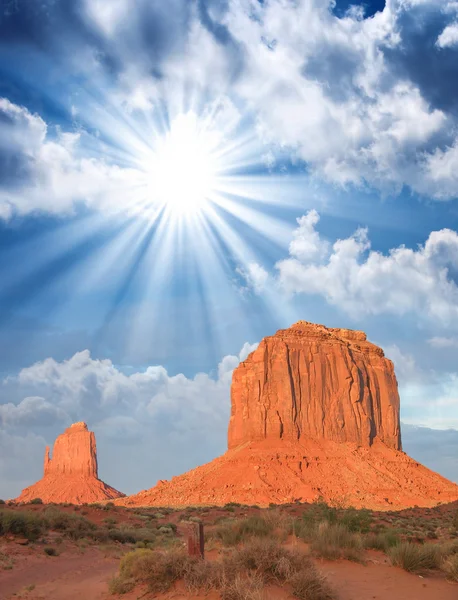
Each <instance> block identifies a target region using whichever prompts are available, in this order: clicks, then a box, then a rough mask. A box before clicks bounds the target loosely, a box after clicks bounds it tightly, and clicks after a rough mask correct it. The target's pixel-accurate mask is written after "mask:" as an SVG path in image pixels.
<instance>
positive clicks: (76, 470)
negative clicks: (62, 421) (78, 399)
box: [16, 422, 124, 504]
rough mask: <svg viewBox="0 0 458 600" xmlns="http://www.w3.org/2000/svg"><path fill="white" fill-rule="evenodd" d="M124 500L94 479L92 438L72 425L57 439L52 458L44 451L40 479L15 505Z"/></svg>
mask: <svg viewBox="0 0 458 600" xmlns="http://www.w3.org/2000/svg"><path fill="white" fill-rule="evenodd" d="M122 496H124V494H122V493H121V492H118V490H115V489H114V488H112V487H111V486H109V485H107V484H106V483H104V482H103V481H101V480H100V479H99V478H98V472H97V447H96V443H95V435H94V433H93V432H92V431H89V430H88V428H87V425H86V423H83V422H79V423H74V424H73V425H71V426H70V427H68V428H67V429H66V430H65V431H64V433H62V434H61V435H59V436H58V437H57V439H56V441H55V443H54V448H53V452H52V457H50V451H49V447H46V451H45V459H44V475H43V478H42V479H40V481H38V482H37V483H35V484H34V485H31V486H30V487H27V488H25V489H24V490H23V491H22V492H21V495H20V496H19V497H18V498H16V501H17V502H30V500H33V498H41V499H42V500H43V502H45V503H46V502H72V503H73V504H82V503H83V502H98V501H100V500H108V499H114V498H120V497H122Z"/></svg>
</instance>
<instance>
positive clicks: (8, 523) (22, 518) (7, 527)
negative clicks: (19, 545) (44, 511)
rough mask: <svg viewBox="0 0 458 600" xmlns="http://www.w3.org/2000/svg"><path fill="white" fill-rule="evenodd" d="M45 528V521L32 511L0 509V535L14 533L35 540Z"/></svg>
mask: <svg viewBox="0 0 458 600" xmlns="http://www.w3.org/2000/svg"><path fill="white" fill-rule="evenodd" d="M44 528H45V521H44V519H43V518H42V517H41V516H40V515H37V514H36V513H33V512H26V511H21V512H16V511H12V510H1V511H0V535H5V534H9V533H10V534H14V535H20V536H22V537H25V538H27V539H28V540H36V539H38V537H39V536H40V535H41V533H42V532H43V530H44Z"/></svg>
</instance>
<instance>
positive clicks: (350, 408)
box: [117, 321, 458, 509]
mask: <svg viewBox="0 0 458 600" xmlns="http://www.w3.org/2000/svg"><path fill="white" fill-rule="evenodd" d="M231 402H232V410H231V418H230V422H229V432H228V451H227V452H226V453H225V454H224V455H223V456H221V457H219V458H217V459H215V460H213V461H212V462H210V463H208V464H206V465H203V466H201V467H198V468H197V469H194V470H192V471H189V472H188V473H185V474H184V475H181V476H179V477H173V478H172V479H171V481H159V482H158V484H157V485H156V487H154V488H152V489H150V490H145V491H143V492H140V493H139V494H137V495H135V496H130V497H128V498H125V499H122V500H119V501H117V503H119V504H125V505H130V506H136V505H140V506H141V505H158V506H186V505H199V504H200V505H205V504H207V505H213V504H219V505H221V504H225V503H227V502H231V501H232V502H240V503H243V504H258V505H266V504H269V503H270V502H274V503H278V504H280V503H288V502H295V501H301V502H310V501H314V500H317V499H318V498H320V497H322V498H324V500H326V501H328V502H338V503H340V504H342V505H352V506H355V507H367V508H373V509H384V508H386V509H388V508H390V509H400V508H405V507H408V506H413V505H415V504H416V505H419V506H432V505H435V504H437V503H438V502H450V501H453V500H456V499H458V486H457V485H455V484H453V483H451V482H450V481H448V480H446V479H444V478H443V477H441V476H440V475H438V474H437V473H434V472H432V471H430V470H429V469H427V468H425V467H423V466H422V465H420V464H419V463H418V462H416V461H415V460H413V459H411V458H410V457H409V456H407V455H406V454H405V453H403V452H402V446H401V434H400V426H399V394H398V388H397V382H396V377H395V374H394V369H393V364H392V362H391V361H390V360H388V359H387V358H385V356H384V354H383V351H382V350H381V348H378V347H377V346H375V345H374V344H371V343H370V342H368V341H367V339H366V335H365V334H364V333H363V332H361V331H351V330H349V329H328V328H327V327H324V326H323V325H314V324H312V323H307V322H305V321H299V322H298V323H296V324H295V325H293V326H292V327H290V328H289V329H285V330H280V331H278V332H277V333H276V334H275V335H273V336H271V337H267V338H265V339H264V340H262V342H261V343H260V344H259V346H258V348H257V349H256V350H255V351H254V352H252V353H251V354H250V356H249V357H248V358H247V359H246V360H245V361H244V362H242V363H241V364H240V365H239V366H238V367H237V369H235V371H234V374H233V378H232V388H231Z"/></svg>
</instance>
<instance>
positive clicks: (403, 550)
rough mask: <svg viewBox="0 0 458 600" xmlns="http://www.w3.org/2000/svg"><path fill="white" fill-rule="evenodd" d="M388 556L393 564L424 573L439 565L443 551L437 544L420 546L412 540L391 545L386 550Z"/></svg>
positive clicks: (412, 571) (410, 571)
mask: <svg viewBox="0 0 458 600" xmlns="http://www.w3.org/2000/svg"><path fill="white" fill-rule="evenodd" d="M388 556H389V557H390V560H391V563H392V564H393V565H395V566H397V567H401V568H402V569H404V570H405V571H409V573H425V572H427V571H431V570H433V569H438V568H439V567H440V565H441V562H442V560H443V557H444V551H443V548H441V546H440V545H439V544H425V545H423V546H420V545H418V544H413V543H412V542H404V543H402V544H398V545H397V546H393V548H391V549H390V550H389V551H388Z"/></svg>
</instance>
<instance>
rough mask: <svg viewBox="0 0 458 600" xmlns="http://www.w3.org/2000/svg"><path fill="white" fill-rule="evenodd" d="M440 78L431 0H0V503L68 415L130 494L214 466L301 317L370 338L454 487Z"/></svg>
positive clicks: (452, 140)
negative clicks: (252, 365) (232, 413)
mask: <svg viewBox="0 0 458 600" xmlns="http://www.w3.org/2000/svg"><path fill="white" fill-rule="evenodd" d="M456 81H458V6H457V4H456V2H453V1H451V0H443V1H440V2H439V1H437V0H434V1H433V0H388V1H387V2H386V3H385V2H381V1H377V2H365V3H355V4H352V3H351V2H348V1H347V0H345V1H338V2H331V1H326V0H296V1H293V0H269V1H267V0H265V1H263V2H261V1H260V0H195V1H191V0H189V1H186V0H170V1H169V2H167V3H163V2H159V1H158V2H156V1H154V0H135V2H132V1H131V0H130V1H128V0H91V1H89V0H71V1H64V0H43V1H42V2H40V3H34V2H30V1H27V0H13V1H11V0H3V2H1V3H0V280H1V282H2V285H1V286H0V307H1V311H0V315H1V316H0V377H1V379H2V384H1V386H0V449H1V452H0V497H2V496H3V497H11V496H14V495H16V494H17V493H19V491H20V489H21V488H22V487H24V486H25V485H27V484H29V483H31V482H32V481H34V480H36V479H38V478H39V476H40V475H41V465H42V456H43V454H42V453H43V452H44V446H45V444H46V443H52V441H53V439H54V438H55V436H56V435H57V434H58V433H59V432H61V431H62V430H63V428H64V427H66V426H67V425H68V424H69V423H71V422H73V421H76V420H86V421H87V422H88V424H89V425H90V427H91V428H92V429H93V430H94V431H95V432H96V434H97V440H98V447H99V463H100V472H101V473H100V474H101V476H102V477H103V478H104V479H106V480H107V481H108V482H109V483H110V484H111V485H114V486H116V487H118V488H119V489H121V490H122V491H124V492H127V493H132V492H136V491H138V490H140V489H143V488H147V487H151V486H152V485H154V484H155V482H156V481H157V479H161V478H169V477H171V476H172V475H175V474H179V473H180V472H182V471H184V470H186V469H189V468H192V467H194V466H196V465H197V464H200V463H202V462H204V461H208V460H210V459H212V458H214V457H215V456H216V455H217V454H219V453H221V452H223V451H224V449H225V443H226V426H227V419H228V414H229V388H230V377H231V373H232V369H233V368H234V367H235V366H236V365H237V363H238V361H239V360H240V359H243V358H244V357H245V356H246V355H247V353H248V352H249V351H250V350H251V349H252V348H253V347H254V346H255V344H256V343H257V342H259V341H260V339H261V338H262V337H264V336H265V335H270V334H272V333H274V332H275V331H276V330H277V329H278V328H282V327H287V326H288V325H290V324H292V323H293V322H295V321H296V320H299V319H306V320H310V321H314V322H320V323H324V324H326V325H328V326H340V327H350V328H356V329H363V330H364V331H366V332H367V334H368V336H369V339H371V340H372V341H374V342H375V343H378V344H379V345H381V346H382V347H383V348H384V350H385V353H386V354H387V356H389V357H390V358H391V359H392V360H393V361H394V362H395V367H396V373H397V376H398V380H399V385H400V392H401V403H402V415H401V416H402V421H403V435H404V446H405V449H406V451H408V452H409V453H411V454H412V455H413V456H414V457H415V458H417V459H418V460H421V461H423V462H424V463H425V464H427V465H428V466H430V467H431V468H434V469H436V470H438V471H439V472H441V473H442V474H444V475H445V476H447V477H449V478H451V479H454V480H455V481H456V480H458V375H457V371H456V364H457V358H458V326H457V323H458V318H457V317H458V234H457V233H456V232H457V231H458V205H457V196H458V134H457V130H458V129H457V126H458V105H457V100H456V98H458V94H457V91H458V90H457V89H456ZM426 442H427V443H426ZM164 449H167V451H166V452H165V450H164Z"/></svg>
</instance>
